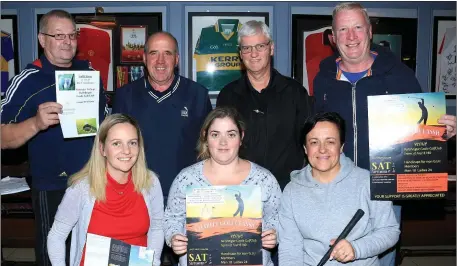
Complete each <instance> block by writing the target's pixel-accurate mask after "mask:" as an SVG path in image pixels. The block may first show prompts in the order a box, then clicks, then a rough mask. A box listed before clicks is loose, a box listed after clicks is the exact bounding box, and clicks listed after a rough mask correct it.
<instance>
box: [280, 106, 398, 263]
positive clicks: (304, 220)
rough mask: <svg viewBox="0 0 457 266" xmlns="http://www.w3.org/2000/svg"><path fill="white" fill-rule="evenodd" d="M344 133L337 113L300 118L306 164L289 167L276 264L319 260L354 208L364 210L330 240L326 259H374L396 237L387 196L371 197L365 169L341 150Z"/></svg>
mask: <svg viewBox="0 0 457 266" xmlns="http://www.w3.org/2000/svg"><path fill="white" fill-rule="evenodd" d="M345 134H346V132H345V124H344V120H343V119H342V118H341V117H340V116H339V115H338V114H337V113H319V114H316V115H314V116H313V117H310V118H309V119H308V120H307V122H306V123H305V126H304V135H305V140H304V141H305V143H304V148H305V153H306V155H307V157H308V161H309V165H307V166H306V167H305V168H303V169H301V170H297V171H293V172H292V173H291V182H290V183H289V184H288V185H287V186H286V187H285V189H284V192H283V196H282V198H281V208H280V211H279V224H280V225H279V242H280V243H281V244H280V245H279V265H281V266H303V265H312V266H315V265H318V263H319V261H320V260H321V259H322V258H323V257H324V255H325V253H326V252H327V250H329V246H330V245H333V243H334V242H335V239H336V238H337V237H338V236H339V235H340V233H341V232H342V231H343V229H344V228H345V226H346V225H347V224H348V222H349V221H350V220H351V218H352V216H353V215H354V213H356V211H357V210H358V209H361V210H363V211H364V212H365V215H363V216H362V218H361V219H360V220H359V221H358V222H357V223H356V224H355V227H354V228H353V229H352V230H351V231H350V232H349V235H348V236H347V237H346V238H345V239H342V240H341V241H339V242H338V243H337V244H336V245H335V247H334V249H333V252H332V253H331V254H330V260H333V261H332V262H329V263H328V265H354V266H356V265H357V266H358V265H360V266H361V265H364V266H366V265H379V262H378V257H377V256H378V254H380V253H382V252H384V251H385V250H387V249H388V248H389V247H392V246H393V245H394V244H395V243H396V242H397V240H398V237H399V235H400V230H399V224H398V222H397V220H396V219H395V216H394V212H393V208H392V202H390V201H373V200H370V173H369V172H368V171H367V170H364V169H361V168H359V167H357V166H355V165H354V163H353V162H352V161H351V160H350V159H349V158H348V157H346V156H344V154H343V145H344V140H345V139H344V138H345V137H344V136H345ZM326 265H327V264H326Z"/></svg>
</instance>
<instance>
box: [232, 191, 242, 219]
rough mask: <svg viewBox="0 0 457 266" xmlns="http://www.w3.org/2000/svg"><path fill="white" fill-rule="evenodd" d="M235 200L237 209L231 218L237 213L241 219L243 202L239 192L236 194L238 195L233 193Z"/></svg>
mask: <svg viewBox="0 0 457 266" xmlns="http://www.w3.org/2000/svg"><path fill="white" fill-rule="evenodd" d="M235 199H236V201H238V209H237V210H236V212H235V214H233V217H235V216H237V215H238V213H239V214H240V217H243V212H244V202H243V199H242V198H241V192H238V194H236V193H235Z"/></svg>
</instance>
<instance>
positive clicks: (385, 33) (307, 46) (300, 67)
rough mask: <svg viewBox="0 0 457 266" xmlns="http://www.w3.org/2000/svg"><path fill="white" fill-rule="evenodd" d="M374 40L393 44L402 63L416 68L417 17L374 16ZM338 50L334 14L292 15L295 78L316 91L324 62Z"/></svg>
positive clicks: (386, 44)
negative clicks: (315, 87) (321, 63)
mask: <svg viewBox="0 0 457 266" xmlns="http://www.w3.org/2000/svg"><path fill="white" fill-rule="evenodd" d="M370 20H371V26H372V33H373V38H372V42H373V43H376V44H378V45H382V46H386V47H389V49H390V50H391V51H392V52H393V53H394V54H396V55H397V56H398V57H399V58H401V60H402V62H403V63H404V64H406V65H407V66H409V67H410V68H411V69H413V70H415V67H416V42H417V30H416V29H417V19H416V18H397V17H370ZM334 53H338V50H337V48H336V44H335V43H334V41H333V33H332V16H331V15H304V14H293V15H292V60H291V61H292V77H293V78H294V79H296V80H297V81H299V82H301V83H302V84H303V86H304V87H305V88H306V89H307V90H308V94H309V95H310V96H312V95H313V94H314V87H313V81H314V78H315V77H316V75H317V73H318V72H319V64H320V62H321V61H322V60H323V59H325V58H327V57H329V56H331V55H333V54H334Z"/></svg>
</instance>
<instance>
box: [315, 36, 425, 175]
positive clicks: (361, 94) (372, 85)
mask: <svg viewBox="0 0 457 266" xmlns="http://www.w3.org/2000/svg"><path fill="white" fill-rule="evenodd" d="M371 51H372V54H374V55H375V60H374V62H373V65H372V66H371V68H370V69H369V71H368V73H367V75H365V77H363V78H361V79H360V80H358V81H357V82H355V83H350V82H349V81H347V80H346V81H345V80H341V78H340V77H341V76H343V75H341V72H340V71H339V70H338V68H337V64H336V62H337V61H338V60H341V58H340V57H339V56H338V55H333V56H330V57H328V58H326V59H324V60H323V61H322V62H321V64H320V70H319V73H318V74H317V76H316V78H315V79H314V97H315V111H316V112H337V113H339V114H340V115H341V117H343V119H344V120H345V122H346V143H345V145H344V153H345V154H346V155H347V156H348V157H349V158H351V159H352V160H353V161H354V163H355V164H356V165H357V166H359V167H362V168H364V169H370V168H369V162H370V158H369V146H368V105H367V96H371V95H385V94H403V93H420V92H422V90H421V87H420V85H419V82H418V81H417V79H416V77H415V74H414V71H413V70H412V69H410V68H408V67H407V66H406V65H405V64H403V63H402V62H401V61H400V58H398V57H397V56H395V55H394V54H393V53H392V52H391V51H390V50H388V49H387V48H384V47H381V46H379V45H376V44H372V47H371ZM379 111H382V110H379Z"/></svg>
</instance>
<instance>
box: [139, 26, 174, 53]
mask: <svg viewBox="0 0 457 266" xmlns="http://www.w3.org/2000/svg"><path fill="white" fill-rule="evenodd" d="M161 34H162V35H166V36H168V37H170V38H171V39H172V40H173V42H174V44H175V53H176V54H178V55H179V49H178V41H177V40H176V38H175V36H173V35H172V34H171V33H169V32H166V31H158V32H154V33H153V34H151V35H149V37H148V38H147V39H146V43H145V44H144V53H145V54H147V53H148V52H149V46H148V43H149V40H150V39H151V38H154V37H155V36H157V35H161Z"/></svg>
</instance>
